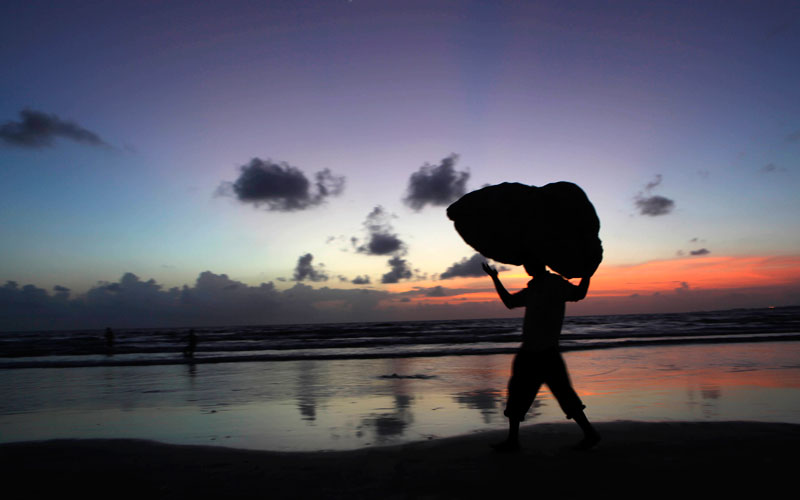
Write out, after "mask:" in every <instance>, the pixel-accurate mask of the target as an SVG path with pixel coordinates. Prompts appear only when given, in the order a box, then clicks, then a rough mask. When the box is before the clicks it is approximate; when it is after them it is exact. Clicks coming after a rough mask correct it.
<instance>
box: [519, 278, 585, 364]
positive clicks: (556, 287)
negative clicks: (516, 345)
mask: <svg viewBox="0 0 800 500" xmlns="http://www.w3.org/2000/svg"><path fill="white" fill-rule="evenodd" d="M580 295H581V293H580V290H579V289H578V287H577V286H575V285H573V284H571V283H570V282H569V281H567V280H565V279H564V278H562V277H561V276H559V275H557V274H553V273H550V272H547V271H545V272H543V273H540V274H538V275H537V276H536V277H535V278H534V279H532V280H531V281H529V282H528V286H527V288H524V289H523V290H520V291H519V292H517V293H516V294H514V296H515V299H516V300H519V301H520V302H521V303H520V305H524V306H525V320H524V323H523V326H522V346H521V349H523V350H526V351H543V350H547V349H557V348H558V339H559V336H560V335H561V327H562V325H563V323H564V312H565V310H566V308H565V302H567V301H570V300H573V301H574V300H580V299H581V298H582V296H580Z"/></svg>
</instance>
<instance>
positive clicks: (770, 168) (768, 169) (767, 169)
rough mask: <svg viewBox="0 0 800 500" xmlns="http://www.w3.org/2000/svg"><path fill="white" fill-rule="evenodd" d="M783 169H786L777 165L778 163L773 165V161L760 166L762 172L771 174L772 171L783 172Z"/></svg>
mask: <svg viewBox="0 0 800 500" xmlns="http://www.w3.org/2000/svg"><path fill="white" fill-rule="evenodd" d="M785 171H786V169H785V168H783V167H779V166H778V165H775V164H774V163H767V164H766V165H764V166H763V167H761V172H763V173H765V174H772V173H774V172H785Z"/></svg>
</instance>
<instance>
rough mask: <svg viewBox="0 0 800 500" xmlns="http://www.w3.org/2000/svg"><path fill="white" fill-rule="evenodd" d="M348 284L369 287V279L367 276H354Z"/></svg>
mask: <svg viewBox="0 0 800 500" xmlns="http://www.w3.org/2000/svg"><path fill="white" fill-rule="evenodd" d="M350 283H352V284H354V285H369V284H370V279H369V276H367V275H366V274H365V275H364V276H356V277H355V278H353V279H352V281H350Z"/></svg>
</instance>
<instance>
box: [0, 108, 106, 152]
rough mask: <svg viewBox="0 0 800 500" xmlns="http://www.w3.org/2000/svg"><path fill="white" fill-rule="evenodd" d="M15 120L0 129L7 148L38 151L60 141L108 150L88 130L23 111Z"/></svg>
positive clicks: (50, 116)
mask: <svg viewBox="0 0 800 500" xmlns="http://www.w3.org/2000/svg"><path fill="white" fill-rule="evenodd" d="M19 116H20V121H17V122H15V121H8V122H6V123H4V124H3V125H0V141H2V142H4V143H6V144H8V145H10V146H16V147H20V148H29V149H38V148H43V147H48V146H52V145H53V142H54V141H55V139H56V138H58V137H61V138H63V139H69V140H71V141H75V142H80V143H84V144H88V145H90V146H108V144H107V143H106V142H105V141H104V140H103V139H101V138H100V136H98V135H97V134H95V133H94V132H92V131H91V130H87V129H85V128H83V127H81V126H80V125H78V124H77V123H74V122H71V121H67V120H62V119H61V118H59V117H58V116H56V115H54V114H46V113H42V112H41V111H36V110H33V109H23V110H22V111H20V112H19Z"/></svg>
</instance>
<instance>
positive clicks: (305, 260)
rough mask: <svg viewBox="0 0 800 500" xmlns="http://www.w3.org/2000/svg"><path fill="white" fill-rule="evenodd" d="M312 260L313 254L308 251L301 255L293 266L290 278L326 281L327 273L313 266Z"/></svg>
mask: <svg viewBox="0 0 800 500" xmlns="http://www.w3.org/2000/svg"><path fill="white" fill-rule="evenodd" d="M312 260H314V256H313V255H311V254H310V253H307V254H305V255H301V256H300V258H299V259H297V266H296V267H295V268H294V275H293V276H292V280H294V281H303V280H309V281H328V275H327V274H325V273H324V272H323V271H321V270H320V269H317V268H315V267H314V266H313V264H311V261H312Z"/></svg>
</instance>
